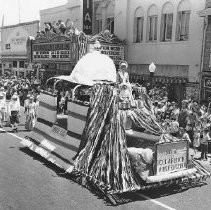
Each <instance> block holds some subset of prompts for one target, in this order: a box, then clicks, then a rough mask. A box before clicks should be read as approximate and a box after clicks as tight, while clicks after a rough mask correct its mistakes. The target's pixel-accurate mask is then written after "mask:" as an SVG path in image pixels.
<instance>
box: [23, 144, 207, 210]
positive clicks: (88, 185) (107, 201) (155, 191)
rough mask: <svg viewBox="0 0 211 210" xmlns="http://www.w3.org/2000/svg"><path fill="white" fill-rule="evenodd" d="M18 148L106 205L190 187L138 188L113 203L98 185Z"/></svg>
mask: <svg viewBox="0 0 211 210" xmlns="http://www.w3.org/2000/svg"><path fill="white" fill-rule="evenodd" d="M19 150H20V151H22V152H23V153H25V154H27V155H29V156H30V157H32V158H33V159H34V160H37V161H39V162H41V163H42V164H43V165H44V166H46V167H47V168H49V169H51V170H53V171H54V172H55V173H56V175H57V176H59V177H62V178H65V179H68V180H69V181H71V182H73V183H78V184H79V185H80V186H81V187H82V188H84V187H85V188H86V189H88V190H89V191H90V192H91V193H92V194H93V195H94V196H96V197H97V199H100V200H103V201H104V204H105V205H106V206H116V205H118V206H120V205H124V204H126V203H131V202H136V201H139V202H140V201H145V200H147V199H145V198H143V197H142V196H141V195H140V194H144V195H145V196H148V197H149V198H151V199H156V198H161V197H165V196H169V195H172V194H177V193H182V192H184V191H186V190H188V189H189V188H191V186H189V187H181V186H176V185H171V186H169V187H159V188H156V189H151V190H143V191H141V190H140V191H136V192H127V193H123V194H117V195H114V196H113V197H112V198H113V199H115V201H116V204H114V203H112V202H111V201H110V198H108V196H107V195H106V194H105V193H104V192H103V191H102V190H100V189H99V188H98V187H96V186H94V185H93V184H92V183H91V182H89V181H87V182H86V184H84V185H83V184H82V183H83V181H82V180H81V179H80V178H78V177H76V176H73V175H70V174H68V173H66V172H65V170H63V169H61V168H59V167H57V166H56V165H54V164H53V163H51V162H49V161H48V160H46V159H45V158H43V157H42V156H40V155H38V154H37V153H35V152H33V151H31V150H30V149H29V148H28V147H20V148H19ZM204 185H207V183H200V184H197V185H194V186H193V187H201V186H204ZM139 193H140V194H139Z"/></svg>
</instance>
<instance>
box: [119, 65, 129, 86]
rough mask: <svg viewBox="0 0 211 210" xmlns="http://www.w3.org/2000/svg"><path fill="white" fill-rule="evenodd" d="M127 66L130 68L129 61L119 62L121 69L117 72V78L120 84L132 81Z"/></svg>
mask: <svg viewBox="0 0 211 210" xmlns="http://www.w3.org/2000/svg"><path fill="white" fill-rule="evenodd" d="M127 68H128V63H127V61H120V62H119V70H118V72H117V78H116V82H117V83H118V84H122V83H130V82H129V74H128V72H127Z"/></svg>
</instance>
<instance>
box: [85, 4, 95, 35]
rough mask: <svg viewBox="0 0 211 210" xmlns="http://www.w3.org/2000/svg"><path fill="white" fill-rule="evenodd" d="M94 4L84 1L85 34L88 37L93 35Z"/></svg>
mask: <svg viewBox="0 0 211 210" xmlns="http://www.w3.org/2000/svg"><path fill="white" fill-rule="evenodd" d="M92 2H93V0H83V32H84V33H85V34H87V35H92V7H93V6H92Z"/></svg>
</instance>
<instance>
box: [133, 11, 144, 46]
mask: <svg viewBox="0 0 211 210" xmlns="http://www.w3.org/2000/svg"><path fill="white" fill-rule="evenodd" d="M143 30H144V13H143V10H142V8H141V7H139V8H138V9H137V10H136V12H135V18H134V36H133V42H135V43H139V42H142V41H143Z"/></svg>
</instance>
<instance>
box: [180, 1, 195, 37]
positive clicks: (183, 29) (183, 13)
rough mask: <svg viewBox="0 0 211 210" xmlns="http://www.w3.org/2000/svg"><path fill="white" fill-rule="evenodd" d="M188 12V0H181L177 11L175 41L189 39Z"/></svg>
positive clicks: (189, 11) (189, 6) (189, 10)
mask: <svg viewBox="0 0 211 210" xmlns="http://www.w3.org/2000/svg"><path fill="white" fill-rule="evenodd" d="M190 13H191V5H190V2H189V1H188V0H183V1H181V2H180V4H179V6H178V12H177V34H176V39H177V41H186V40H188V39H189V24H190Z"/></svg>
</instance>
